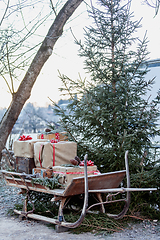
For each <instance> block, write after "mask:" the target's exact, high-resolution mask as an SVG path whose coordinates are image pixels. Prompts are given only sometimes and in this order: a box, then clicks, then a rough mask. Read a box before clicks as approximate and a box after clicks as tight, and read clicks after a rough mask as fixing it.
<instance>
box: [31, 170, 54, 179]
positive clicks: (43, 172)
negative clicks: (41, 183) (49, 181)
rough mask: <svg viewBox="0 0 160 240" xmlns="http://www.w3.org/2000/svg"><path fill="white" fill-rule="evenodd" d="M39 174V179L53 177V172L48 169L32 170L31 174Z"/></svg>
mask: <svg viewBox="0 0 160 240" xmlns="http://www.w3.org/2000/svg"><path fill="white" fill-rule="evenodd" d="M37 173H39V175H40V177H42V178H46V177H47V178H51V177H52V175H53V170H52V169H50V168H33V169H32V174H37Z"/></svg>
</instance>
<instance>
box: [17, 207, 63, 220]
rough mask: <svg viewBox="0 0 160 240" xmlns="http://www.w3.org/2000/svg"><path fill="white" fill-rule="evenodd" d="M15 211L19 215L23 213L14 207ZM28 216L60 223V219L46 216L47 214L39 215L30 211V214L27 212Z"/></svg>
mask: <svg viewBox="0 0 160 240" xmlns="http://www.w3.org/2000/svg"><path fill="white" fill-rule="evenodd" d="M14 212H15V213H16V214H19V215H21V214H22V212H21V211H18V210H16V209H14ZM27 217H28V218H32V219H35V220H40V221H44V222H48V223H52V224H58V223H59V221H58V220H57V219H54V218H49V217H45V216H42V215H38V214H34V213H29V214H27Z"/></svg>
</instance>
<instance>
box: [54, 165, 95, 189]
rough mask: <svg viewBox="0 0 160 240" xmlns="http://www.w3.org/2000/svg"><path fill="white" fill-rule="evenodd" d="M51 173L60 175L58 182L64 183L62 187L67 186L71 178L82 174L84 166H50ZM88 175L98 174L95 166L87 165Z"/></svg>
mask: <svg viewBox="0 0 160 240" xmlns="http://www.w3.org/2000/svg"><path fill="white" fill-rule="evenodd" d="M52 169H53V174H54V175H57V174H59V176H60V177H61V178H60V179H59V182H60V183H61V184H63V185H64V187H66V186H68V185H69V184H70V183H71V181H72V179H73V178H76V177H82V176H84V167H83V166H75V167H65V166H64V167H63V166H54V167H52ZM87 173H88V175H95V174H98V173H99V171H98V170H97V166H96V165H94V166H88V167H87Z"/></svg>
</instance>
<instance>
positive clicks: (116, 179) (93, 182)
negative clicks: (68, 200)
mask: <svg viewBox="0 0 160 240" xmlns="http://www.w3.org/2000/svg"><path fill="white" fill-rule="evenodd" d="M125 175H126V171H125V170H124V171H117V172H110V173H104V174H99V175H90V176H88V189H89V190H94V189H98V190H100V189H107V188H109V189H111V188H118V187H119V185H120V183H121V182H122V180H123V178H124V177H125ZM81 193H84V177H79V178H74V179H73V180H72V182H71V184H70V185H69V186H68V187H67V188H66V190H65V191H64V196H65V197H66V196H73V195H77V194H81Z"/></svg>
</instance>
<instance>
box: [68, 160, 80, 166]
mask: <svg viewBox="0 0 160 240" xmlns="http://www.w3.org/2000/svg"><path fill="white" fill-rule="evenodd" d="M70 162H71V163H72V164H73V165H75V166H77V165H78V161H77V160H76V159H71V160H70Z"/></svg>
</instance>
